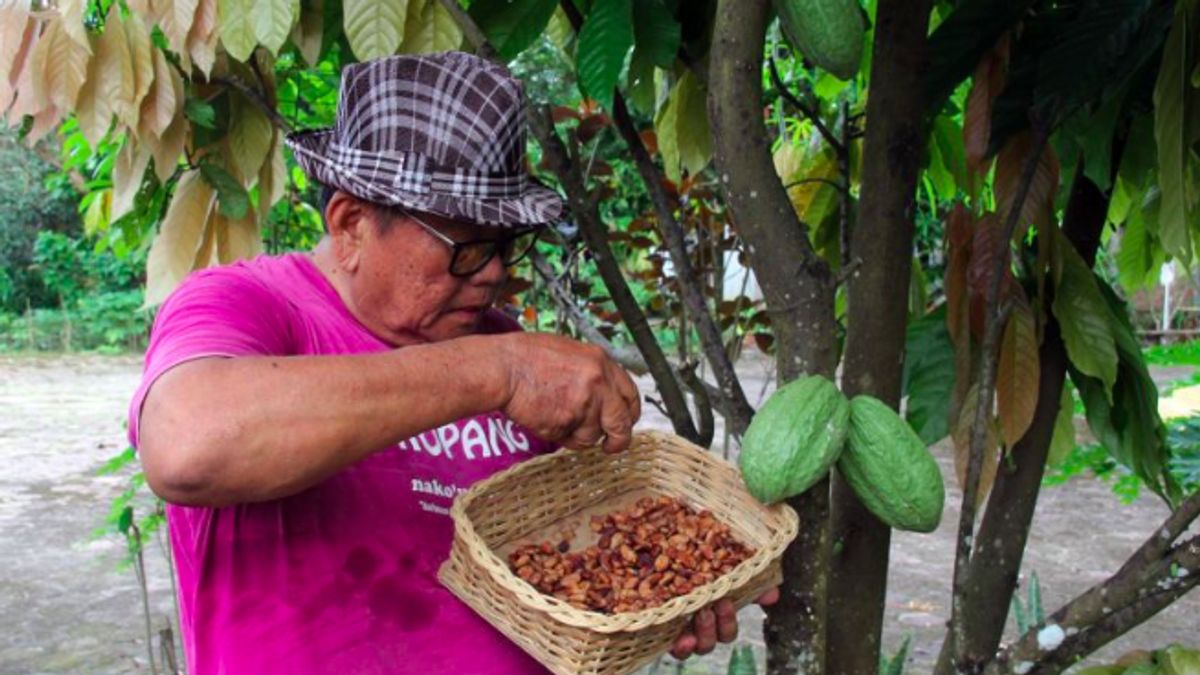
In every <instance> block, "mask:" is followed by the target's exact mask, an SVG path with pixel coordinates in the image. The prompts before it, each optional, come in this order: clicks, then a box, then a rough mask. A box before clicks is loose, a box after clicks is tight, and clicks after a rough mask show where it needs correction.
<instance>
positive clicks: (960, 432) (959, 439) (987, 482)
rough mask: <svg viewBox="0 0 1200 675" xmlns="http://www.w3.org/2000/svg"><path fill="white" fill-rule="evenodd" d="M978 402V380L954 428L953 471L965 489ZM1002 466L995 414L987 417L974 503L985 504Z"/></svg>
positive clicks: (969, 391)
mask: <svg viewBox="0 0 1200 675" xmlns="http://www.w3.org/2000/svg"><path fill="white" fill-rule="evenodd" d="M978 401H979V385H978V383H976V384H973V385H971V388H970V389H969V390H968V391H967V395H966V397H965V398H964V399H963V404H962V406H961V408H962V409H961V410H960V411H959V414H958V420H957V421H956V423H955V424H954V427H953V429H952V430H951V435H952V437H953V439H954V473H955V476H957V477H958V486H959V488H960V489H964V491H965V486H966V483H967V462H968V461H969V459H970V456H971V454H970V453H971V435H972V432H973V428H974V425H975V412H976V411H975V408H976V405H977V404H978ZM999 466H1000V442H999V433H997V430H996V418H995V414H994V413H990V414H989V415H988V417H987V434H986V439H985V441H984V447H983V464H982V465H981V467H980V469H981V470H980V473H979V490H978V492H977V493H976V495H975V506H977V507H978V506H979V505H980V504H982V503H983V500H984V499H985V498H986V497H987V494H988V492H990V491H991V489H992V484H993V483H995V482H996V470H997V469H998V468H999Z"/></svg>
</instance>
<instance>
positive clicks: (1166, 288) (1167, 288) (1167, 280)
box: [1158, 260, 1175, 337]
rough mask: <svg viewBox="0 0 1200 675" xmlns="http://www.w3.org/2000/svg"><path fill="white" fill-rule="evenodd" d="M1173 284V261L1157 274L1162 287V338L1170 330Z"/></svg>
mask: <svg viewBox="0 0 1200 675" xmlns="http://www.w3.org/2000/svg"><path fill="white" fill-rule="evenodd" d="M1174 282H1175V261H1174V260H1172V261H1171V262H1168V263H1167V264H1165V265H1163V266H1162V271H1160V272H1159V273H1158V283H1160V284H1162V287H1163V309H1162V325H1161V327H1160V330H1162V332H1163V335H1164V337H1165V336H1166V333H1167V331H1168V330H1170V329H1171V284H1172V283H1174Z"/></svg>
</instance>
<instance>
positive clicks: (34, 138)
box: [25, 105, 68, 147]
mask: <svg viewBox="0 0 1200 675" xmlns="http://www.w3.org/2000/svg"><path fill="white" fill-rule="evenodd" d="M67 112H68V111H65V110H59V109H58V108H56V107H54V106H52V105H50V106H46V107H45V108H42V109H41V110H39V111H38V112H36V113H34V115H33V122H32V123H31V124H30V125H29V130H28V131H27V132H25V144H26V145H27V146H28V147H33V144H34V143H37V142H38V141H39V140H41V139H42V137H43V136H45V135H46V134H48V133H50V132H51V131H53V130H54V128H55V127H57V126H58V125H59V124H60V123H61V122H62V119H63V116H64V115H66V114H67Z"/></svg>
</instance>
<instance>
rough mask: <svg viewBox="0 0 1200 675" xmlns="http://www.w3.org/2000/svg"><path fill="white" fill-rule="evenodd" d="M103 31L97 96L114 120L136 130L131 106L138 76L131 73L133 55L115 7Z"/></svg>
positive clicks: (98, 49)
mask: <svg viewBox="0 0 1200 675" xmlns="http://www.w3.org/2000/svg"><path fill="white" fill-rule="evenodd" d="M105 26H106V30H105V31H104V32H103V33H101V34H100V39H99V41H98V42H97V45H96V49H97V51H98V52H99V53H98V54H97V55H96V58H97V59H99V60H100V63H102V64H104V68H103V69H101V70H99V75H100V83H99V89H98V90H97V92H96V94H97V96H101V97H104V99H105V100H106V101H107V102H108V104H109V105H110V106H112V108H111V109H112V111H113V112H114V113H115V114H116V115H117V118H118V119H120V120H121V121H122V122H125V123H126V124H129V122H130V121H131V120H132V122H133V124H132V125H131V126H132V127H134V128H136V127H137V109H136V108H134V105H133V97H134V94H136V93H137V74H136V73H135V72H134V64H133V54H132V53H131V52H130V48H129V35H128V33H127V32H126V31H125V29H124V27H123V26H122V25H121V17H120V14H119V12H118V11H117V9H116V8H110V10H109V13H108V19H107V21H105Z"/></svg>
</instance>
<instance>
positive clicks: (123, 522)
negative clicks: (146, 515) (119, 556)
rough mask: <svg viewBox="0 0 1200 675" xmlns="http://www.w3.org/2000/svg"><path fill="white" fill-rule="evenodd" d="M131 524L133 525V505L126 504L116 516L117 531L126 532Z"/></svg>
mask: <svg viewBox="0 0 1200 675" xmlns="http://www.w3.org/2000/svg"><path fill="white" fill-rule="evenodd" d="M131 525H133V507H132V506H126V507H125V508H124V509H122V510H121V515H120V517H119V518H117V531H118V532H120V533H121V534H128V533H129V527H130V526H131Z"/></svg>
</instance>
